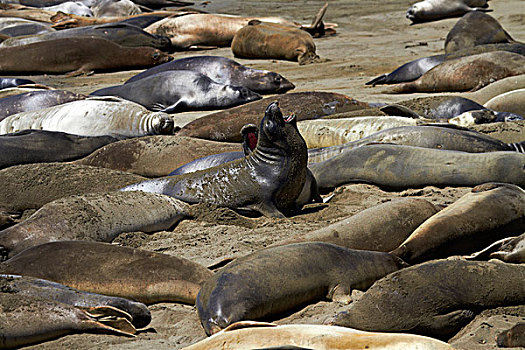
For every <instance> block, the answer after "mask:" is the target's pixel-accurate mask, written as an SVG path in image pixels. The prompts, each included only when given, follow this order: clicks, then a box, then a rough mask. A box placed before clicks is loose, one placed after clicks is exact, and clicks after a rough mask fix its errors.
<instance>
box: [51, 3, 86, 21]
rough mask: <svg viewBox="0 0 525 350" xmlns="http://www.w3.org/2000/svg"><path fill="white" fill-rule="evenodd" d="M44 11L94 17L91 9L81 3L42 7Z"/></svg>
mask: <svg viewBox="0 0 525 350" xmlns="http://www.w3.org/2000/svg"><path fill="white" fill-rule="evenodd" d="M41 9H42V10H46V11H53V12H59V11H60V12H63V13H69V14H72V15H77V16H86V17H93V12H91V9H90V8H89V7H88V6H86V5H84V4H83V3H82V2H80V1H66V2H63V3H61V4H58V5H54V6H45V7H41Z"/></svg>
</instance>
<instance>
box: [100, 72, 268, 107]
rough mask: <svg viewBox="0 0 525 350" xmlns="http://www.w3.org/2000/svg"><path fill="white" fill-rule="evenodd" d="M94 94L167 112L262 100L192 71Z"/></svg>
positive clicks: (246, 91)
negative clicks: (120, 98)
mask: <svg viewBox="0 0 525 350" xmlns="http://www.w3.org/2000/svg"><path fill="white" fill-rule="evenodd" d="M91 95H95V96H108V95H110V96H118V97H122V98H124V99H126V100H129V101H132V102H135V103H138V104H140V105H142V106H144V107H146V108H147V109H149V110H154V111H161V112H164V113H177V112H184V111H192V110H207V109H226V108H230V107H235V106H238V105H242V104H245V103H248V102H251V101H256V100H260V99H261V98H262V97H261V95H259V94H258V93H256V92H253V91H251V90H249V89H247V88H245V87H243V86H233V85H224V84H219V83H217V82H215V81H213V80H212V79H210V78H209V77H208V76H206V75H204V74H201V73H198V72H195V71H191V70H178V71H167V72H160V73H156V74H153V75H151V76H149V77H146V78H143V79H139V80H137V81H134V82H131V83H127V84H124V85H117V86H111V87H107V88H103V89H100V90H97V91H94V92H92V93H91Z"/></svg>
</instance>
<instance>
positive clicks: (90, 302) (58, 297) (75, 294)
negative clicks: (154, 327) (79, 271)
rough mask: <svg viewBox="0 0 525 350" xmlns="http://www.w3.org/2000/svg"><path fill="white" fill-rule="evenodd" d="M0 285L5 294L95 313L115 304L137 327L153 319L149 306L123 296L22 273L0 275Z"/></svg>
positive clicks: (143, 325) (141, 326) (142, 326)
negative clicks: (80, 288) (101, 292)
mask: <svg viewBox="0 0 525 350" xmlns="http://www.w3.org/2000/svg"><path fill="white" fill-rule="evenodd" d="M0 285H1V286H2V293H10V294H13V295H20V296H28V297H38V298H43V299H50V300H54V301H57V302H60V303H64V304H69V305H71V306H75V307H77V308H80V309H91V311H92V312H94V311H96V309H97V308H103V307H105V306H110V307H114V308H117V309H119V310H122V311H124V312H126V313H128V314H129V316H131V319H130V320H129V321H130V322H131V323H132V324H133V326H134V327H136V328H144V327H146V326H147V325H148V324H149V323H150V322H151V313H150V311H149V310H148V308H147V307H146V305H144V304H142V303H138V302H136V301H132V300H128V299H124V298H119V297H111V296H107V295H102V294H96V293H88V292H82V291H80V290H78V289H73V288H70V287H67V286H64V285H63V284H60V283H55V282H51V281H46V280H42V279H39V278H34V277H29V276H20V275H0Z"/></svg>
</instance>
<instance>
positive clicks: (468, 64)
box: [388, 51, 525, 93]
mask: <svg viewBox="0 0 525 350" xmlns="http://www.w3.org/2000/svg"><path fill="white" fill-rule="evenodd" d="M524 73H525V57H524V56H522V55H519V54H516V53H510V52H505V51H492V52H487V53H482V54H478V55H472V56H466V57H461V58H456V59H453V60H450V61H445V62H443V63H441V64H439V65H437V66H435V67H434V68H432V69H431V70H429V71H428V72H426V73H425V74H423V75H422V76H421V77H420V78H419V79H417V80H415V81H413V82H408V83H402V84H398V85H395V86H393V87H392V88H391V89H390V90H389V91H388V92H391V93H407V92H445V91H469V90H471V91H475V90H478V89H480V88H482V87H484V86H486V85H489V84H490V83H492V82H494V81H496V80H499V79H503V78H506V77H510V76H513V75H520V74H524Z"/></svg>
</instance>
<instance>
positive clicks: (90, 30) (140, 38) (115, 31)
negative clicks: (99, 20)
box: [0, 23, 171, 51]
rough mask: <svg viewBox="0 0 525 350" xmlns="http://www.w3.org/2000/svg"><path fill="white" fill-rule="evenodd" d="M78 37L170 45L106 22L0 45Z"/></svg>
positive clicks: (161, 47)
mask: <svg viewBox="0 0 525 350" xmlns="http://www.w3.org/2000/svg"><path fill="white" fill-rule="evenodd" d="M78 37H93V38H101V39H106V40H109V41H111V42H113V43H114V44H117V45H120V46H124V47H142V46H148V47H153V48H156V49H159V50H163V51H167V50H168V49H169V48H170V46H171V42H170V40H169V39H168V38H166V37H162V36H158V35H152V34H149V33H147V32H145V31H144V30H142V29H141V28H138V27H135V26H133V25H129V24H125V23H108V24H101V25H94V26H85V27H79V28H69V29H64V30H59V31H56V32H52V33H45V34H40V35H32V36H26V37H17V38H12V39H8V40H5V41H3V42H2V43H1V44H0V47H17V46H22V45H27V44H31V43H36V42H42V41H49V40H55V39H65V38H78Z"/></svg>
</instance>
